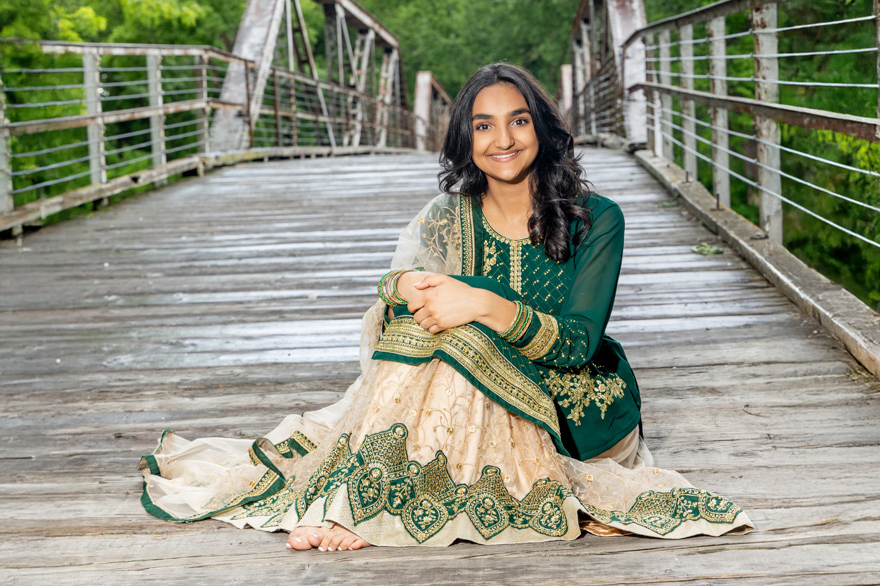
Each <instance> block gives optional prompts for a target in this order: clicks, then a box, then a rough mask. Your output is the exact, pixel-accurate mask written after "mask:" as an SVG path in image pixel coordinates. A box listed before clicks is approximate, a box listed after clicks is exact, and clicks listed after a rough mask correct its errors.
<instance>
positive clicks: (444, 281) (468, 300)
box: [397, 271, 516, 334]
mask: <svg viewBox="0 0 880 586" xmlns="http://www.w3.org/2000/svg"><path fill="white" fill-rule="evenodd" d="M397 291H398V293H399V294H400V296H401V297H403V298H404V299H405V300H406V302H407V306H406V307H407V309H408V310H409V312H410V313H412V314H413V318H414V319H415V321H416V323H418V324H419V325H420V326H421V327H422V328H424V329H426V330H427V331H429V332H431V333H432V334H438V333H440V332H442V331H445V330H448V329H450V328H454V327H456V326H461V325H464V324H469V323H471V322H480V323H482V324H484V325H486V326H488V327H490V328H492V329H494V330H496V331H504V329H505V328H507V326H508V325H509V324H510V322H511V321H513V318H514V317H515V315H516V305H515V304H513V303H512V302H510V301H507V300H506V299H504V298H503V297H499V296H498V295H496V294H494V293H492V292H491V291H486V290H484V289H478V288H476V287H471V286H470V285H467V284H465V283H462V282H461V281H459V280H457V279H454V278H452V277H450V276H448V275H442V274H440V273H426V272H416V271H410V272H407V273H404V274H402V275H401V276H400V277H399V278H398V281H397Z"/></svg>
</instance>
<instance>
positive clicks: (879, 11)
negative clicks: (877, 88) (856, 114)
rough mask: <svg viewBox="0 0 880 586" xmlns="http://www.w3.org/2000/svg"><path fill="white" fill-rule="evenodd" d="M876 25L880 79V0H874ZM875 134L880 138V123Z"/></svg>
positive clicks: (879, 110) (879, 100) (879, 96)
mask: <svg viewBox="0 0 880 586" xmlns="http://www.w3.org/2000/svg"><path fill="white" fill-rule="evenodd" d="M874 23H875V24H874V26H875V28H876V38H875V41H874V42H875V44H876V45H877V79H878V80H880V0H874ZM877 117H878V118H880V92H878V94H877ZM875 136H876V137H877V139H878V140H880V125H878V126H877V130H876V131H875Z"/></svg>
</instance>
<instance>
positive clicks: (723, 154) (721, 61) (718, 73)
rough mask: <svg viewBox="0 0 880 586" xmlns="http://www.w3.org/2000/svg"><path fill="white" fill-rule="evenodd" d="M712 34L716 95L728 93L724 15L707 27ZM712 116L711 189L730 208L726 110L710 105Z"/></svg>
mask: <svg viewBox="0 0 880 586" xmlns="http://www.w3.org/2000/svg"><path fill="white" fill-rule="evenodd" d="M706 28H707V32H708V35H709V78H710V86H711V92H712V93H713V94H715V95H716V96H726V95H727V79H725V78H726V77H727V58H726V57H727V39H725V38H724V37H725V34H726V26H725V18H724V17H723V16H716V17H715V18H713V19H712V20H710V21H709V23H708V24H707V26H706ZM710 114H711V116H712V188H713V193H715V196H716V197H717V198H718V201H719V202H720V204H721V205H722V206H724V207H727V208H729V207H730V173H728V172H727V169H728V168H729V166H730V157H729V155H728V154H727V151H728V142H729V138H728V134H727V125H728V119H727V109H726V108H720V107H712V108H710Z"/></svg>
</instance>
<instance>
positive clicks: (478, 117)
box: [471, 108, 531, 120]
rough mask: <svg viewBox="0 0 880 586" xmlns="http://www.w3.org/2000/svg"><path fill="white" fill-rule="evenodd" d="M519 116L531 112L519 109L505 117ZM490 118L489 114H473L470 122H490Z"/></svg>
mask: <svg viewBox="0 0 880 586" xmlns="http://www.w3.org/2000/svg"><path fill="white" fill-rule="evenodd" d="M520 114H531V112H530V111H529V109H528V108H520V109H519V110H514V111H513V112H510V113H509V114H508V115H507V116H508V117H513V116H519V115H520ZM492 118H494V116H492V115H491V114H474V116H473V118H471V120H491V119H492Z"/></svg>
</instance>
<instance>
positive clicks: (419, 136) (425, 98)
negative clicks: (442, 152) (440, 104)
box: [413, 71, 434, 152]
mask: <svg viewBox="0 0 880 586" xmlns="http://www.w3.org/2000/svg"><path fill="white" fill-rule="evenodd" d="M433 77H434V75H433V74H432V73H431V72H430V71H419V73H418V74H417V75H416V94H415V99H414V100H413V101H414V102H415V103H414V104H413V110H414V112H415V115H416V150H417V151H419V152H424V151H426V150H427V140H428V125H429V124H430V122H431V94H432V93H433V91H432V90H433V88H432V87H431V85H432V84H431V82H432V81H433Z"/></svg>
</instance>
